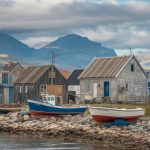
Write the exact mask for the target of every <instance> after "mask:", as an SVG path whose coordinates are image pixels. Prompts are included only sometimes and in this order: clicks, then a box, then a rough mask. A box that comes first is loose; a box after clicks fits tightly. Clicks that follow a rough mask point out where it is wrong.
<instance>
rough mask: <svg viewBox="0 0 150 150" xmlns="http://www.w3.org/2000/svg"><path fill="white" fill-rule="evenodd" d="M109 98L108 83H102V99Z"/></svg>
mask: <svg viewBox="0 0 150 150" xmlns="http://www.w3.org/2000/svg"><path fill="white" fill-rule="evenodd" d="M106 96H109V81H105V82H104V97H106Z"/></svg>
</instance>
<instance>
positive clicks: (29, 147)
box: [0, 133, 104, 150]
mask: <svg viewBox="0 0 150 150" xmlns="http://www.w3.org/2000/svg"><path fill="white" fill-rule="evenodd" d="M0 150H104V148H102V146H101V145H98V144H97V145H93V144H77V143H69V142H66V141H64V140H63V139H57V140H56V139H49V138H34V137H31V136H15V135H9V134H6V133H0Z"/></svg>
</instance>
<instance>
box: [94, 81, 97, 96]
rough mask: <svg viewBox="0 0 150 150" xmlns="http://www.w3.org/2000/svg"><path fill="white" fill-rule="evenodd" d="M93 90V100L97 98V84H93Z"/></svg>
mask: <svg viewBox="0 0 150 150" xmlns="http://www.w3.org/2000/svg"><path fill="white" fill-rule="evenodd" d="M93 90H94V98H96V97H97V83H94V85H93Z"/></svg>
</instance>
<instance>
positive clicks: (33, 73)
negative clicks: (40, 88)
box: [15, 65, 51, 83]
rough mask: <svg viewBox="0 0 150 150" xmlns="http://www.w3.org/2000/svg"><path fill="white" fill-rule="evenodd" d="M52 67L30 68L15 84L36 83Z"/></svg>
mask: <svg viewBox="0 0 150 150" xmlns="http://www.w3.org/2000/svg"><path fill="white" fill-rule="evenodd" d="M50 67H51V65H46V66H36V67H28V68H27V69H26V70H25V71H24V72H23V74H22V75H21V76H20V77H19V78H18V79H17V81H16V82H15V83H36V81H37V80H38V79H39V78H40V77H41V76H42V75H43V74H44V73H45V72H46V71H47V70H48V69H50Z"/></svg>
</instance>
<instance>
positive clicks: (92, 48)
mask: <svg viewBox="0 0 150 150" xmlns="http://www.w3.org/2000/svg"><path fill="white" fill-rule="evenodd" d="M52 52H53V53H54V56H55V64H56V65H57V66H58V67H62V68H69V69H73V68H84V67H85V66H86V65H87V64H88V63H89V62H90V61H91V60H92V59H93V57H109V56H116V53H115V51H114V50H113V49H110V48H106V47H104V46H102V45H101V43H98V42H94V41H91V40H89V39H88V38H86V37H82V36H80V35H76V34H70V35H67V36H64V37H59V38H58V39H57V40H55V41H53V42H50V43H48V44H46V45H45V46H43V47H41V48H38V49H36V48H30V47H29V46H28V45H26V44H24V43H22V42H20V41H19V40H17V39H15V38H14V37H12V36H10V35H7V34H0V56H1V54H3V55H4V54H8V55H9V60H10V59H12V60H15V61H19V62H23V63H26V64H28V65H31V64H34V65H36V64H38V65H39V64H50V63H51V53H52ZM2 60H3V61H2ZM5 60H6V61H7V60H8V59H7V58H1V62H0V63H2V62H5Z"/></svg>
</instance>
